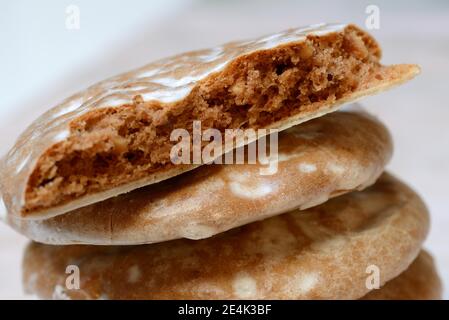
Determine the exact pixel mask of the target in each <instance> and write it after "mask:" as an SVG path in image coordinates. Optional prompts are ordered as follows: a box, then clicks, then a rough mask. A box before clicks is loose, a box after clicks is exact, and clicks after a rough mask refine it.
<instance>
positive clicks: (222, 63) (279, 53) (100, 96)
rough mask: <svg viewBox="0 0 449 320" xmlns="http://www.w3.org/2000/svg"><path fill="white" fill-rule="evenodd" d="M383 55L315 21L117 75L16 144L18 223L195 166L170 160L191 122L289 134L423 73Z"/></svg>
mask: <svg viewBox="0 0 449 320" xmlns="http://www.w3.org/2000/svg"><path fill="white" fill-rule="evenodd" d="M379 59H380V48H379V46H378V45H377V43H376V41H375V40H374V39H373V38H372V37H371V36H370V35H368V34H367V33H366V32H364V31H362V30H360V29H359V28H357V27H355V26H352V25H341V24H319V25H313V26H308V27H303V28H297V29H290V30H287V31H285V32H281V33H277V34H274V35H270V36H265V37H261V38H258V39H255V40H251V41H242V42H233V43H229V44H226V45H223V46H220V47H217V48H214V49H208V50H200V51H195V52H189V53H185V54H181V55H178V56H174V57H170V58H167V59H163V60H160V61H156V62H154V63H151V64H148V65H146V66H144V67H142V68H139V69H137V70H133V71H130V72H127V73H124V74H121V75H119V76H116V77H113V78H111V79H108V80H105V81H103V82H100V83H98V84H96V85H93V86H92V87H90V88H88V89H86V90H85V91H83V92H80V93H78V94H75V95H74V96H72V97H70V98H68V99H67V100H65V101H64V102H62V103H61V104H60V105H58V106H56V107H54V108H53V109H51V110H49V111H48V112H46V113H45V114H43V115H42V116H41V117H40V118H39V119H37V120H36V121H35V122H34V123H33V124H32V125H31V126H30V127H29V128H28V129H27V130H26V131H25V132H24V133H23V134H22V135H21V136H20V137H19V139H18V140H17V142H16V144H15V146H14V147H13V148H12V149H11V151H10V152H9V153H8V154H7V155H6V157H5V158H4V159H3V161H2V168H1V179H0V181H1V184H2V195H3V199H4V201H5V204H6V206H7V208H8V211H9V212H10V214H13V215H16V216H21V217H23V218H37V219H39V218H45V217H51V216H56V215H59V214H62V213H64V212H67V211H70V210H73V209H76V208H79V207H82V206H86V205H88V204H91V203H94V202H98V201H101V200H104V199H106V198H109V197H112V196H115V195H118V194H120V193H125V192H128V191H130V190H133V189H136V188H139V187H142V186H144V185H148V184H152V183H156V182H158V181H161V180H164V179H167V178H169V177H172V176H174V175H177V174H179V173H181V172H184V171H187V170H191V169H193V168H194V167H195V165H192V164H189V165H182V166H179V165H178V166H176V165H174V164H172V163H171V162H170V158H169V151H168V150H169V149H170V147H171V146H172V145H173V142H171V141H170V139H169V137H170V132H171V131H172V130H173V129H176V128H186V129H187V130H190V129H191V125H192V124H191V122H192V120H200V121H202V122H203V124H204V129H207V128H209V127H211V128H217V129H218V130H221V131H222V130H224V129H226V128H279V129H285V128H288V127H291V126H293V125H295V124H298V123H300V122H303V121H306V120H309V119H311V118H314V117H318V116H320V115H322V114H324V113H327V112H330V111H333V110H335V109H336V108H337V106H338V105H339V104H342V103H344V102H348V101H351V100H354V99H357V98H359V97H361V96H365V95H369V94H373V93H375V92H379V91H382V90H385V89H387V88H389V87H392V86H394V85H397V84H400V83H402V82H404V81H406V80H409V79H410V78H412V77H413V76H415V75H416V74H417V73H418V72H419V68H418V67H417V66H415V65H396V66H390V67H385V66H382V65H380V63H379ZM247 142H248V143H250V142H251V141H247ZM236 147H239V145H236ZM225 151H228V150H223V152H225Z"/></svg>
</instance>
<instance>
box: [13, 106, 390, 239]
mask: <svg viewBox="0 0 449 320" xmlns="http://www.w3.org/2000/svg"><path fill="white" fill-rule="evenodd" d="M278 141H279V143H278V166H277V172H275V173H274V172H272V173H273V174H269V175H263V174H262V172H261V169H265V170H266V169H268V167H267V165H260V164H233V165H209V166H203V167H201V168H199V169H198V170H196V171H193V172H189V173H186V174H184V175H181V176H179V177H176V178H174V179H171V180H167V181H164V182H162V183H159V184H156V185H152V186H148V187H146V188H143V189H139V190H135V191H133V192H131V193H128V194H125V195H122V196H119V197H116V198H112V199H108V200H106V201H104V202H100V203H97V204H94V205H91V206H88V207H84V208H81V209H78V210H76V211H73V212H70V213H67V214H65V215H61V216H57V217H54V218H51V219H48V220H21V219H15V218H14V217H13V216H10V217H9V223H10V224H11V225H13V226H14V228H16V229H17V230H18V231H19V232H21V233H23V234H24V235H26V236H28V237H29V238H31V239H33V240H35V241H38V242H43V243H49V244H79V243H83V244H98V245H109V244H114V245H117V244H141V243H153V242H162V241H166V240H172V239H177V238H189V239H201V238H207V237H210V236H212V235H215V234H218V233H221V232H224V231H226V230H229V229H231V228H235V227H238V226H241V225H243V224H246V223H250V222H253V221H257V220H261V219H265V218H267V217H270V216H274V215H276V214H280V213H283V212H287V211H289V210H293V209H295V208H300V209H306V208H309V207H312V206H315V205H318V204H320V203H323V202H325V201H326V200H328V199H329V198H332V197H335V196H337V195H340V194H343V193H346V192H349V191H352V190H361V189H364V188H365V187H367V186H369V185H371V184H373V183H374V182H375V180H376V179H377V178H378V177H379V175H380V174H381V173H382V171H383V169H384V167H385V165H386V163H387V162H388V160H389V159H390V157H391V153H392V142H391V138H390V135H389V133H388V131H387V130H386V128H385V127H384V126H383V125H382V124H381V123H379V122H378V121H377V120H375V119H373V118H371V117H370V116H369V115H366V114H362V113H357V112H336V113H333V114H329V115H326V116H324V117H321V118H318V119H314V120H311V121H309V122H307V123H304V124H302V125H300V126H296V127H293V128H291V129H288V130H286V131H284V132H281V133H280V134H279V139H278Z"/></svg>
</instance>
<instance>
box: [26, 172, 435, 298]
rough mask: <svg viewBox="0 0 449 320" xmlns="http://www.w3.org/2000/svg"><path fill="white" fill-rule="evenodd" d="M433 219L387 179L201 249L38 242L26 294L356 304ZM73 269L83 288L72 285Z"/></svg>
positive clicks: (416, 244) (412, 248)
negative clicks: (371, 277)
mask: <svg viewBox="0 0 449 320" xmlns="http://www.w3.org/2000/svg"><path fill="white" fill-rule="evenodd" d="M428 226H429V217H428V213H427V210H426V208H425V206H424V204H423V203H422V201H421V200H420V198H419V197H418V196H417V195H416V194H415V193H414V192H413V191H412V190H410V189H409V188H408V187H407V186H406V185H404V184H403V183H401V182H400V181H398V180H397V179H395V178H393V177H391V176H390V175H387V174H386V175H383V176H382V177H381V178H380V179H379V180H378V182H377V183H376V184H375V185H373V186H372V187H370V188H368V189H366V190H364V191H361V192H352V193H349V194H346V195H342V196H340V197H337V198H334V199H332V200H329V201H327V202H326V203H324V204H322V205H320V206H317V207H313V208H310V209H307V210H306V211H298V210H295V211H292V212H289V213H286V214H282V215H278V216H276V217H272V218H269V219H265V220H262V221H258V222H254V223H251V224H248V225H245V226H242V227H240V228H237V229H233V230H230V231H228V232H225V233H222V234H220V235H217V236H215V237H211V238H208V239H203V240H185V239H184V240H175V241H167V242H163V243H158V244H152V245H141V246H85V245H80V246H76V245H75V246H53V245H42V244H37V243H33V244H31V245H30V246H29V247H28V249H27V250H26V253H25V257H24V262H23V268H24V270H23V274H24V284H25V288H26V289H27V291H28V292H29V293H34V294H37V295H38V296H40V297H42V298H52V297H54V298H71V299H102V298H103V299H107V298H110V299H359V298H361V297H362V296H364V295H365V294H367V293H368V292H369V288H367V286H366V281H367V276H368V275H367V272H366V270H367V268H368V267H369V266H376V267H377V268H379V272H380V275H381V277H380V285H383V284H384V283H386V282H387V281H389V280H391V279H393V278H395V277H396V276H398V275H399V274H400V273H401V272H403V271H404V270H406V269H407V267H408V266H409V265H410V263H412V261H413V260H414V259H415V258H416V256H417V255H418V253H419V251H420V248H421V245H422V242H423V240H424V238H425V236H426V234H427V232H428ZM68 265H75V266H77V267H78V268H79V271H80V279H79V280H80V289H79V290H70V289H68V288H67V287H66V286H65V283H66V277H67V274H66V273H65V270H66V267H67V266H68Z"/></svg>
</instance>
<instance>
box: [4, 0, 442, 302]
mask: <svg viewBox="0 0 449 320" xmlns="http://www.w3.org/2000/svg"><path fill="white" fill-rule="evenodd" d="M71 4H73V5H77V6H78V7H79V8H80V13H81V15H80V18H81V20H80V27H81V28H80V30H68V29H67V28H66V12H65V10H66V8H67V6H69V5H71ZM369 4H375V5H377V6H378V7H379V8H380V18H381V20H380V29H379V30H373V31H372V33H373V35H374V36H375V37H376V38H377V39H378V40H379V41H380V43H381V45H382V47H383V49H384V62H385V63H403V62H404V63H405V62H410V63H418V64H420V65H421V66H422V69H423V72H422V75H421V76H419V77H418V78H417V79H416V80H414V81H413V82H411V83H408V84H406V85H404V86H402V87H400V88H397V89H395V90H392V91H390V92H386V93H383V94H380V95H378V96H375V97H370V98H368V99H366V100H364V101H363V104H364V105H365V106H366V107H367V109H368V110H369V111H371V112H372V113H373V114H375V115H377V116H378V117H379V118H380V119H382V120H383V121H384V122H385V123H386V125H387V126H388V127H389V129H390V130H391V132H392V135H393V138H394V141H395V155H394V158H393V160H392V162H391V163H390V165H389V170H390V171H392V172H394V173H395V174H397V175H398V176H399V177H401V178H403V179H404V180H405V181H407V182H408V183H409V184H410V185H412V186H413V187H414V188H415V190H417V191H418V192H419V193H420V194H421V195H422V196H423V198H424V199H425V201H426V203H427V204H428V207H429V209H430V211H431V214H432V230H431V233H430V235H429V238H428V240H427V241H426V244H425V246H426V247H427V248H428V249H429V250H430V251H431V252H432V253H433V255H434V256H435V258H436V261H437V263H438V267H439V271H440V274H441V276H442V278H443V280H444V283H445V285H446V287H447V286H449V273H448V268H449V248H448V242H449V230H448V227H449V213H448V212H447V211H448V208H449V200H448V199H449V191H448V186H449V125H448V121H449V105H448V104H449V103H448V99H447V95H448V94H449V85H448V84H449V80H448V75H449V2H447V1H317V0H314V1H218V0H215V1H138V0H127V1H124V0H122V1H119V0H94V1H92V0H90V1H88V0H84V1H82V0H80V1H75V0H72V1H66V0H60V1H53V0H40V1H32V0H29V1H23V0H21V1H17V0H15V1H12V0H11V1H5V0H2V1H1V8H2V10H1V11H0V41H1V42H0V128H1V131H0V142H1V143H0V154H4V153H5V152H6V151H7V150H8V149H9V148H10V147H11V145H12V144H13V143H14V140H15V138H16V137H17V136H18V134H19V133H20V132H21V131H22V130H23V129H24V128H25V127H26V126H27V125H28V124H29V123H30V122H31V121H32V120H34V119H35V118H36V117H37V116H38V115H39V114H41V113H42V112H43V111H45V110H46V109H48V108H50V107H52V106H54V105H55V104H56V103H58V102H59V101H61V100H62V99H63V98H65V97H66V96H68V95H70V94H72V93H75V92H76V91H78V90H81V89H83V88H85V87H86V86H88V85H90V84H92V83H95V82H96V81H98V80H101V79H103V78H105V77H109V76H112V75H114V74H117V73H120V72H123V71H126V70H127V69H130V68H134V67H138V66H140V65H143V64H145V63H147V62H149V61H151V60H154V59H156V58H160V57H163V56H167V55H172V54H175V53H179V52H182V51H185V50H193V49H199V48H204V47H209V46H213V45H217V44H221V43H223V42H226V41H229V40H236V39H243V38H250V37H253V36H258V35H263V34H266V33H271V32H276V31H280V30H283V29H286V28H289V27H294V26H301V25H306V24H311V23H317V22H322V21H325V22H353V23H356V24H358V25H361V26H362V27H364V22H365V19H366V13H365V9H366V6H367V5H369ZM26 243H27V240H26V239H25V238H24V237H22V236H20V235H17V234H16V233H15V232H13V231H12V230H11V229H9V228H8V227H6V226H4V225H0V298H24V297H25V296H24V295H23V293H22V288H21V270H20V267H21V266H20V264H21V256H22V251H23V247H24V245H25V244H26ZM448 297H449V295H448V291H447V290H446V291H445V298H448Z"/></svg>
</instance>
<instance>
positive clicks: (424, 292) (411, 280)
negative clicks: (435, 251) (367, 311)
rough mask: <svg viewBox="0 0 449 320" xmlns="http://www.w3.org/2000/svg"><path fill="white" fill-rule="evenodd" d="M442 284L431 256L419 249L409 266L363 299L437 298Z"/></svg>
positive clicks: (439, 295)
mask: <svg viewBox="0 0 449 320" xmlns="http://www.w3.org/2000/svg"><path fill="white" fill-rule="evenodd" d="M441 291H442V285H441V280H440V277H439V276H438V273H437V270H436V267H435V264H434V261H433V258H432V256H431V255H430V254H429V253H427V252H426V251H421V252H420V254H419V256H418V257H417V258H416V259H415V261H413V263H412V264H411V265H410V267H408V268H407V270H405V271H404V272H403V273H401V274H400V275H399V276H398V277H396V278H394V279H393V280H390V281H388V282H387V283H386V284H385V285H384V286H383V287H382V288H380V289H379V290H373V291H371V292H370V293H368V294H367V295H366V296H364V297H363V298H362V299H363V300H438V299H441Z"/></svg>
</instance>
